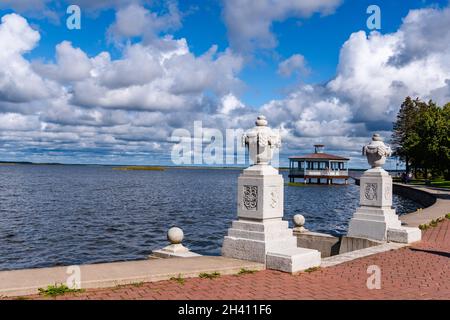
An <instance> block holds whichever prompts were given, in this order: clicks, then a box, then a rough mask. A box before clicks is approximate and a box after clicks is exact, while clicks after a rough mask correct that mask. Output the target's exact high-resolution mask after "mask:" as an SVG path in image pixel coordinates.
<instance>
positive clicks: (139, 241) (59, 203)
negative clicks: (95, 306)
mask: <svg viewBox="0 0 450 320" xmlns="http://www.w3.org/2000/svg"><path fill="white" fill-rule="evenodd" d="M239 173H240V171H239V170H217V169H216V170H214V169H210V170H208V169H198V170H189V169H168V170H166V171H116V170H112V168H111V167H102V166H44V165H42V166H32V165H20V166H0V270H7V269H22V268H34V267H47V266H55V265H72V264H84V263H98V262H109V261H122V260H134V259H145V258H146V257H147V256H148V255H149V254H150V253H151V250H152V249H158V248H161V247H163V246H165V245H167V240H166V232H167V230H168V229H169V228H170V227H172V226H180V227H181V228H182V229H183V230H184V233H185V241H184V244H185V245H187V246H188V247H189V248H191V249H192V250H193V251H195V252H198V253H201V254H209V255H219V254H220V248H221V245H222V239H223V237H224V235H225V234H226V231H227V229H228V227H229V226H230V223H231V221H232V220H233V219H235V218H236V185H237V177H238V175H239ZM283 174H284V175H285V181H286V172H283ZM358 199H359V187H358V186H355V185H353V184H350V185H346V186H345V185H341V186H325V185H322V186H306V187H288V186H286V187H285V219H291V217H292V216H293V215H294V214H297V213H302V214H303V215H304V216H305V217H306V227H307V228H308V229H310V230H312V231H318V232H328V233H333V234H344V233H345V232H346V230H347V224H348V220H349V219H350V218H351V216H352V214H353V211H354V210H355V208H356V206H357V205H358ZM394 206H395V207H396V209H397V212H398V213H405V212H410V211H414V210H415V209H416V207H417V206H418V205H417V204H416V203H414V202H412V201H410V200H408V199H405V198H401V197H399V196H396V195H394Z"/></svg>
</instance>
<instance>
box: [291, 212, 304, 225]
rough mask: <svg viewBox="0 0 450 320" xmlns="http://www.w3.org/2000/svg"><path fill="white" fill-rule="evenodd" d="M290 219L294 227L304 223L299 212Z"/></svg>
mask: <svg viewBox="0 0 450 320" xmlns="http://www.w3.org/2000/svg"><path fill="white" fill-rule="evenodd" d="M292 220H293V221H294V224H295V226H296V227H303V226H304V225H305V217H304V216H302V215H301V214H296V215H295V216H294V217H293V219H292Z"/></svg>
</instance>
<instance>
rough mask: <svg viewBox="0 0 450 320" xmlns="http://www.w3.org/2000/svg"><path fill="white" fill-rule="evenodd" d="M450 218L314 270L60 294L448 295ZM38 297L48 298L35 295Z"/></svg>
mask: <svg viewBox="0 0 450 320" xmlns="http://www.w3.org/2000/svg"><path fill="white" fill-rule="evenodd" d="M371 265H376V266H379V267H380V269H381V289H372V290H370V289H368V288H367V279H368V278H369V276H370V274H368V273H367V269H368V267H369V266H371ZM448 297H450V220H449V219H446V220H445V221H443V222H440V223H439V224H438V225H437V226H436V227H434V228H430V229H427V230H426V231H424V233H423V239H422V241H421V242H420V243H417V244H416V245H412V246H410V247H404V248H401V249H398V250H392V251H387V252H383V253H379V254H375V255H372V256H368V257H364V258H360V259H356V260H353V261H350V262H346V263H342V264H339V265H336V266H332V267H328V268H321V269H319V270H317V271H313V272H310V273H306V272H302V273H300V274H297V275H290V274H286V273H282V272H277V271H270V270H264V271H259V272H255V273H253V274H245V275H239V276H238V275H234V276H221V277H219V278H216V279H201V278H191V279H186V280H185V282H184V284H181V283H178V282H176V281H173V280H168V281H160V282H153V283H145V284H142V285H140V286H132V285H131V286H126V287H117V288H109V289H91V290H87V291H86V292H83V293H77V294H67V295H65V296H60V297H57V298H56V299H448ZM30 298H35V299H48V298H44V297H41V296H31V297H30Z"/></svg>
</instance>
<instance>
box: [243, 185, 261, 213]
mask: <svg viewBox="0 0 450 320" xmlns="http://www.w3.org/2000/svg"><path fill="white" fill-rule="evenodd" d="M242 204H243V205H244V208H245V209H246V210H249V211H256V210H258V186H249V185H245V186H244V190H243V196H242Z"/></svg>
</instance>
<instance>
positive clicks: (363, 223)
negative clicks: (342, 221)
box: [347, 134, 421, 243]
mask: <svg viewBox="0 0 450 320" xmlns="http://www.w3.org/2000/svg"><path fill="white" fill-rule="evenodd" d="M391 153H392V151H391V148H390V147H389V146H387V145H385V144H384V142H383V140H382V139H381V137H380V135H378V134H374V135H373V137H372V141H371V142H370V143H369V144H368V145H366V146H365V147H364V148H363V155H366V156H367V160H368V162H369V164H370V166H371V167H372V168H371V169H369V170H367V171H365V172H364V174H363V175H362V176H361V180H360V206H359V207H358V208H357V209H356V212H355V214H354V215H353V218H352V219H351V220H350V224H349V228H348V234H347V236H349V237H355V238H366V239H370V240H378V241H395V242H402V243H410V242H415V241H419V240H420V239H421V231H420V230H419V229H418V228H407V227H402V226H401V221H400V220H399V218H398V216H397V214H396V213H395V209H393V208H392V178H391V176H390V175H389V173H388V172H387V171H385V170H384V169H383V168H382V166H383V164H384V163H385V161H386V157H388V156H390V155H391Z"/></svg>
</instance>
